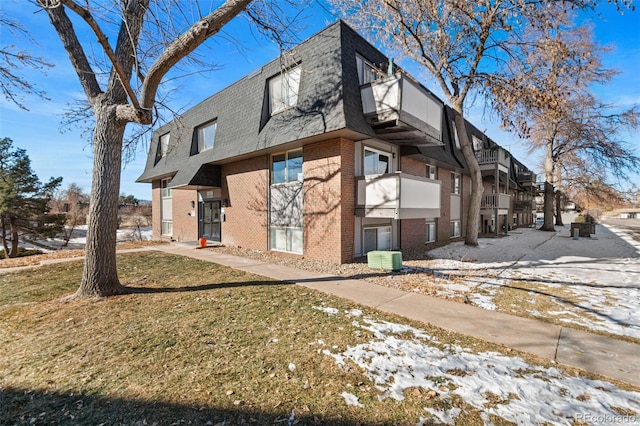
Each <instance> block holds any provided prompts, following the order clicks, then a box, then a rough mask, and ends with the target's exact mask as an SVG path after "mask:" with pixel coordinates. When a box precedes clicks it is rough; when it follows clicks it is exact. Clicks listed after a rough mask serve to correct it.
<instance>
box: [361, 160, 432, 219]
mask: <svg viewBox="0 0 640 426" xmlns="http://www.w3.org/2000/svg"><path fill="white" fill-rule="evenodd" d="M356 216H359V217H378V218H389V219H420V218H425V219H426V218H432V217H439V216H440V181H437V180H431V179H427V178H423V177H419V176H413V175H408V174H406V173H401V172H397V173H388V174H383V175H370V176H358V177H356Z"/></svg>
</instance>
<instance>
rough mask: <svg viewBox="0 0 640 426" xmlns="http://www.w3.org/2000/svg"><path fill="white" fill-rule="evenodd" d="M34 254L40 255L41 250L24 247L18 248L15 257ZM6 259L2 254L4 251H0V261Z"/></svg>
mask: <svg viewBox="0 0 640 426" xmlns="http://www.w3.org/2000/svg"><path fill="white" fill-rule="evenodd" d="M35 254H42V250H37V249H26V248H24V247H18V255H17V256H16V257H25V256H33V255H35ZM6 258H7V256H6V255H5V254H4V250H0V259H6Z"/></svg>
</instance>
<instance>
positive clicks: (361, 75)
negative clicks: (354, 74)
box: [356, 54, 380, 86]
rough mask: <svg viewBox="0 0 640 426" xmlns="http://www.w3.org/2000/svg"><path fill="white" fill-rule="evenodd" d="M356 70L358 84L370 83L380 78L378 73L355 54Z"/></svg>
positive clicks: (372, 66)
mask: <svg viewBox="0 0 640 426" xmlns="http://www.w3.org/2000/svg"><path fill="white" fill-rule="evenodd" d="M356 68H357V69H358V82H359V83H360V85H361V86H362V85H363V84H367V83H371V82H372V81H376V80H378V79H379V78H380V72H379V71H378V70H377V69H376V67H375V66H374V65H373V64H372V63H371V62H369V61H367V60H366V59H365V58H363V57H362V56H360V55H357V54H356Z"/></svg>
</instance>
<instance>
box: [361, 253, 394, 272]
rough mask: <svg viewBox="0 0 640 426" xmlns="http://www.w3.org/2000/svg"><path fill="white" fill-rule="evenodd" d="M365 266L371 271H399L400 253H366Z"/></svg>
mask: <svg viewBox="0 0 640 426" xmlns="http://www.w3.org/2000/svg"><path fill="white" fill-rule="evenodd" d="M367 265H368V266H369V268H371V269H384V270H385V271H399V270H400V269H402V252H399V251H380V250H374V251H370V252H369V253H367Z"/></svg>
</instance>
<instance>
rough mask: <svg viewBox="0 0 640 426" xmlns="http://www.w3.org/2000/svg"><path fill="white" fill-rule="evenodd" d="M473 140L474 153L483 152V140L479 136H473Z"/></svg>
mask: <svg viewBox="0 0 640 426" xmlns="http://www.w3.org/2000/svg"><path fill="white" fill-rule="evenodd" d="M472 139H473V151H474V152H478V151H482V148H483V143H482V140H481V139H480V138H479V137H477V136H472Z"/></svg>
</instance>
